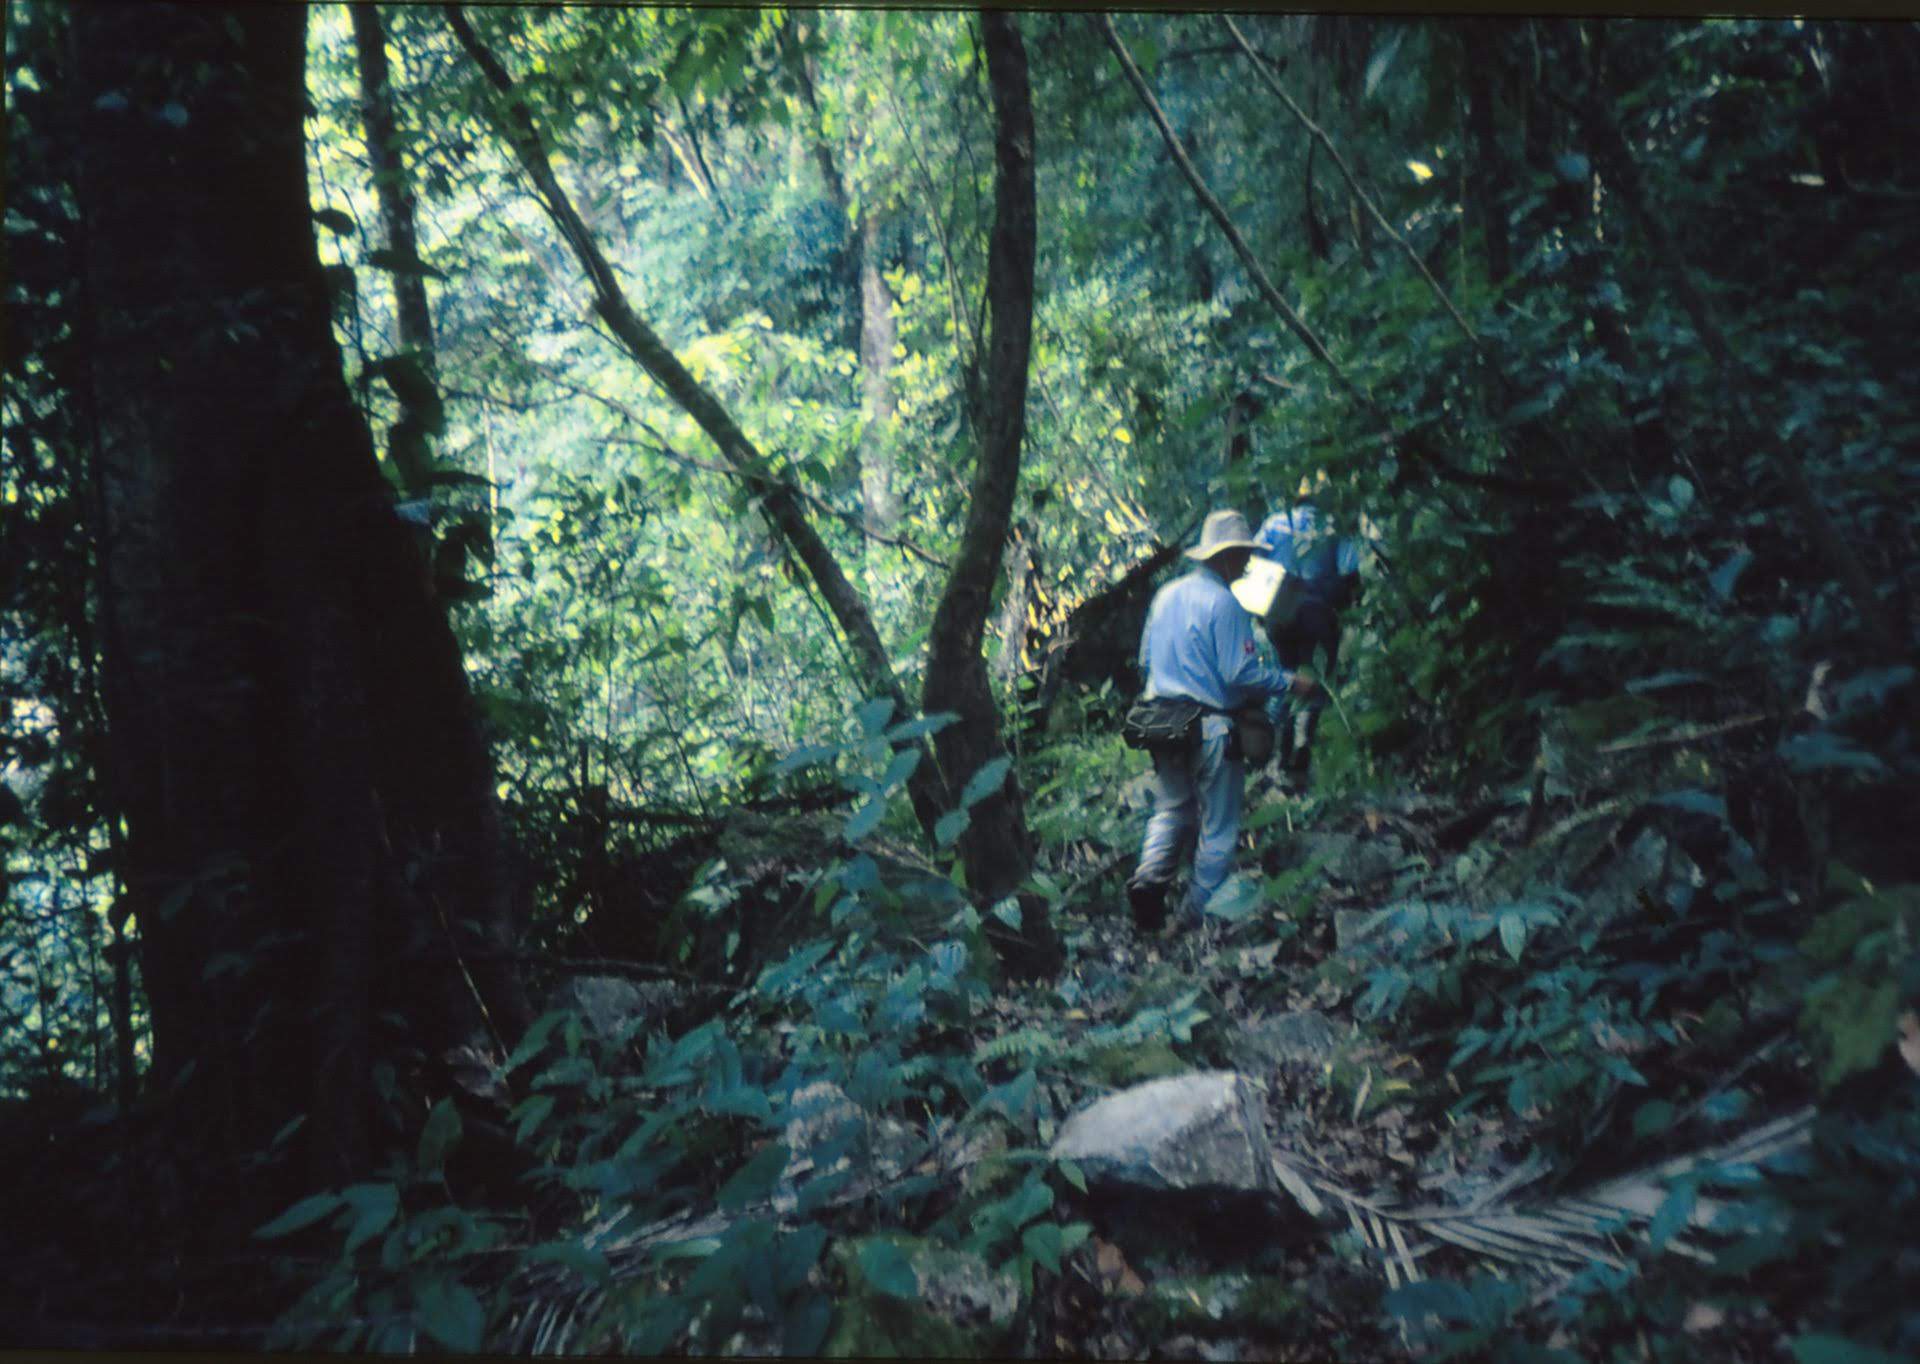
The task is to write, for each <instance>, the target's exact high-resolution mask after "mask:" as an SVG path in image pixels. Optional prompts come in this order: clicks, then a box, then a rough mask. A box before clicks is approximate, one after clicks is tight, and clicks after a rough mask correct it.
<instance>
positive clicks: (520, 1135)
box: [507, 1094, 554, 1146]
mask: <svg viewBox="0 0 1920 1364" xmlns="http://www.w3.org/2000/svg"><path fill="white" fill-rule="evenodd" d="M553 1102H554V1096H553V1095H551V1094H536V1095H534V1096H533V1097H532V1098H530V1099H528V1100H527V1101H526V1102H524V1103H522V1104H519V1105H517V1106H516V1107H515V1108H514V1110H513V1112H512V1113H510V1114H508V1115H507V1116H508V1117H510V1118H514V1119H516V1120H517V1121H518V1124H519V1125H518V1126H517V1127H515V1128H514V1131H513V1139H514V1140H515V1141H517V1142H519V1143H520V1144H521V1145H523V1146H524V1145H525V1144H526V1143H527V1140H528V1139H529V1138H531V1137H532V1136H533V1134H534V1133H535V1132H537V1131H539V1130H540V1124H542V1123H544V1122H545V1121H546V1120H547V1118H548V1116H549V1115H550V1114H551V1113H552V1112H553Z"/></svg>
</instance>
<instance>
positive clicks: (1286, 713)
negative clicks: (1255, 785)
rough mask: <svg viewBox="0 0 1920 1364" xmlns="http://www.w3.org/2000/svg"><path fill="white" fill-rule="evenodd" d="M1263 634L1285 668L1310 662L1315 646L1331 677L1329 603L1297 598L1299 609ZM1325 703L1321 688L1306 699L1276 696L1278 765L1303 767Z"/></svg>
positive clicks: (1336, 653) (1334, 652)
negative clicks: (1321, 653) (1325, 660)
mask: <svg viewBox="0 0 1920 1364" xmlns="http://www.w3.org/2000/svg"><path fill="white" fill-rule="evenodd" d="M1267 638H1268V639H1270V640H1271V641H1273V651H1274V653H1275V654H1277V655H1278V656H1279V659H1280V666H1281V667H1283V668H1285V669H1287V670H1288V671H1289V672H1291V671H1293V670H1294V669H1295V668H1303V667H1306V666H1308V665H1309V664H1311V663H1312V662H1313V655H1314V652H1315V651H1316V650H1319V649H1324V650H1325V651H1326V654H1327V671H1326V677H1327V678H1330V677H1332V675H1333V670H1334V666H1335V665H1336V664H1337V663H1338V662H1339V661H1340V615H1339V613H1338V612H1337V611H1335V610H1334V609H1333V605H1332V603H1330V602H1326V601H1322V600H1320V599H1318V598H1315V597H1309V598H1308V599H1307V600H1306V601H1303V602H1301V603H1300V609H1299V610H1297V611H1295V612H1294V613H1293V619H1292V620H1290V621H1288V622H1287V623H1286V624H1285V625H1276V626H1271V627H1269V628H1268V630H1267ZM1322 680H1323V681H1324V680H1326V679H1325V678H1323V679H1322ZM1326 705H1327V701H1326V694H1325V693H1324V692H1322V693H1320V694H1318V695H1316V696H1315V697H1314V698H1313V699H1312V700H1310V701H1296V700H1295V699H1294V697H1293V694H1292V693H1291V692H1289V693H1287V694H1286V695H1284V696H1282V697H1281V698H1280V702H1279V705H1278V707H1277V708H1276V713H1275V714H1274V717H1273V719H1274V728H1275V729H1276V730H1277V731H1278V732H1277V734H1276V735H1275V737H1276V738H1277V739H1278V741H1279V751H1280V765H1281V766H1282V767H1284V768H1287V769H1289V770H1292V771H1295V772H1304V771H1306V770H1307V751H1308V749H1310V748H1311V747H1312V745H1313V731H1314V727H1315V726H1316V725H1317V724H1318V723H1319V721H1320V712H1321V711H1322V710H1324V709H1326ZM1296 731H1297V732H1296Z"/></svg>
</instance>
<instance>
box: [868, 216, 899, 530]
mask: <svg viewBox="0 0 1920 1364" xmlns="http://www.w3.org/2000/svg"><path fill="white" fill-rule="evenodd" d="M859 242H860V400H861V401H860V406H861V413H860V416H861V421H862V423H863V425H862V426H861V429H860V503H861V508H862V510H863V511H864V512H865V514H866V525H867V529H868V530H869V531H871V532H874V533H876V534H880V535H889V534H891V533H892V532H893V530H894V528H895V527H896V526H898V525H899V524H900V496H899V494H898V493H897V492H895V491H894V486H893V464H892V459H893V450H892V447H891V441H890V439H889V438H890V436H891V435H892V433H893V425H894V400H893V374H892V371H893V347H894V343H895V342H896V341H897V340H898V339H899V330H898V328H897V327H896V326H895V325H894V320H893V291H892V290H890V289H888V288H887V282H886V280H885V279H883V278H882V277H881V275H880V257H879V244H880V243H879V227H878V225H877V224H876V222H875V220H874V217H873V215H872V214H871V213H866V212H862V213H861V215H860V235H859Z"/></svg>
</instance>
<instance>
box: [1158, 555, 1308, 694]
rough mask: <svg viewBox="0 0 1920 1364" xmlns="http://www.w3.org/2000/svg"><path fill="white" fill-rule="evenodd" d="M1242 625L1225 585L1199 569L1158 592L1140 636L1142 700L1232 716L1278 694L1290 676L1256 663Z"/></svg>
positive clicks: (1243, 615) (1248, 630)
mask: <svg viewBox="0 0 1920 1364" xmlns="http://www.w3.org/2000/svg"><path fill="white" fill-rule="evenodd" d="M1248 621H1249V617H1248V616H1247V612H1246V608H1245V607H1243V606H1241V605H1240V603H1239V602H1238V601H1237V600H1235V598H1234V595H1233V593H1232V592H1231V591H1229V590H1228V588H1227V584H1226V581H1225V580H1224V579H1223V578H1221V576H1220V575H1219V574H1218V573H1215V572H1214V571H1213V570H1212V569H1210V568H1208V567H1206V566H1205V565H1202V566H1200V567H1198V568H1196V569H1194V570H1193V572H1191V573H1189V574H1187V575H1186V576H1185V577H1184V578H1176V579H1174V581H1172V582H1170V583H1168V584H1167V585H1166V586H1165V587H1163V588H1161V589H1160V591H1159V593H1158V594H1157V595H1156V596H1155V597H1154V599H1153V605H1152V606H1151V607H1150V608H1149V609H1148V611H1147V628H1146V629H1145V630H1143V631H1141V633H1140V671H1141V672H1143V673H1145V674H1146V675H1147V691H1146V694H1147V695H1148V696H1149V697H1183V698H1185V699H1186V700H1189V701H1198V702H1199V703H1200V704H1201V705H1203V706H1210V707H1212V708H1213V709H1214V710H1237V709H1239V708H1240V707H1241V706H1244V705H1246V704H1248V703H1249V702H1252V701H1258V700H1261V699H1263V698H1265V697H1268V696H1278V695H1279V694H1280V693H1282V692H1284V691H1285V690H1286V689H1287V686H1288V684H1289V683H1290V682H1291V681H1292V675H1291V674H1290V673H1288V672H1286V671H1284V670H1282V669H1280V668H1276V667H1274V666H1273V665H1271V664H1269V663H1267V662H1266V661H1264V660H1263V659H1262V658H1261V657H1260V653H1259V651H1258V649H1257V648H1256V647H1255V645H1254V642H1253V627H1252V626H1251V625H1250V624H1249V623H1248Z"/></svg>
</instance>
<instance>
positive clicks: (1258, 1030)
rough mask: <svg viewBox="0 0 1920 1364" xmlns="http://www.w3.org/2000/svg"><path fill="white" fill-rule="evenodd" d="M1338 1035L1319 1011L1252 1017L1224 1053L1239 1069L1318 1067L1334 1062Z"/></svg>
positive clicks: (1255, 1071) (1261, 1070) (1266, 1071)
mask: <svg viewBox="0 0 1920 1364" xmlns="http://www.w3.org/2000/svg"><path fill="white" fill-rule="evenodd" d="M1339 1045H1340V1032H1339V1029H1338V1028H1336V1027H1335V1026H1334V1023H1333V1020H1332V1019H1330V1018H1328V1017H1327V1016H1326V1015H1325V1014H1323V1013H1321V1012H1320V1011H1319V1010H1318V1009H1302V1010H1299V1011H1298V1012H1295V1013H1284V1014H1275V1015H1273V1016H1272V1017H1270V1018H1258V1017H1256V1018H1252V1019H1249V1020H1248V1021H1247V1022H1246V1023H1245V1024H1243V1025H1242V1026H1241V1027H1240V1029H1239V1031H1238V1032H1236V1033H1235V1034H1234V1035H1233V1037H1232V1038H1231V1039H1229V1041H1228V1042H1227V1054H1228V1056H1230V1057H1231V1058H1232V1059H1233V1063H1234V1064H1235V1065H1236V1066H1239V1067H1240V1068H1241V1069H1242V1070H1245V1071H1248V1072H1250V1073H1253V1074H1260V1075H1264V1074H1269V1073H1271V1072H1273V1071H1275V1070H1278V1069H1280V1068H1281V1067H1283V1066H1311V1067H1315V1068H1318V1067H1320V1066H1323V1065H1325V1064H1326V1063H1327V1062H1329V1061H1331V1060H1332V1059H1333V1054H1334V1052H1335V1050H1336V1049H1337V1048H1338V1047H1339Z"/></svg>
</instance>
